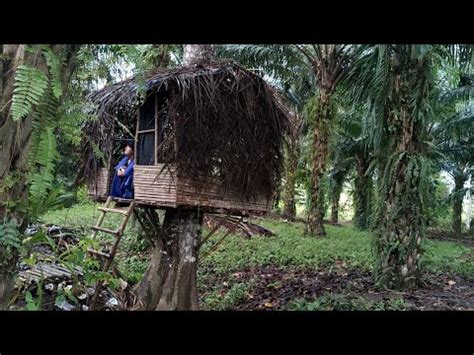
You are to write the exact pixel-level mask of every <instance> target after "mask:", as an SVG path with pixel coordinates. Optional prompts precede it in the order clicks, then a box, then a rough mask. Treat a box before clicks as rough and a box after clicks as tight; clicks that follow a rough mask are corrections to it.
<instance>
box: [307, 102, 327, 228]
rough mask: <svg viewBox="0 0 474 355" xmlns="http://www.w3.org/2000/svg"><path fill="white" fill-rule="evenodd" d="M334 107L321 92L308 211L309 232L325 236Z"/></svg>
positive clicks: (314, 136)
mask: <svg viewBox="0 0 474 355" xmlns="http://www.w3.org/2000/svg"><path fill="white" fill-rule="evenodd" d="M332 115H333V108H332V103H331V97H330V96H328V95H326V94H324V93H321V94H320V97H319V102H318V108H317V111H316V122H315V126H314V132H313V150H312V154H313V157H312V171H311V196H310V209H309V212H308V225H307V233H308V234H310V235H314V236H319V237H324V236H325V235H326V230H325V228H324V225H323V218H324V211H323V209H324V194H323V186H322V179H323V176H324V174H325V172H326V161H327V158H328V141H329V122H331V119H332Z"/></svg>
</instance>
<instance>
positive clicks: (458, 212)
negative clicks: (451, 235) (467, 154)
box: [452, 174, 466, 234]
mask: <svg viewBox="0 0 474 355" xmlns="http://www.w3.org/2000/svg"><path fill="white" fill-rule="evenodd" d="M465 181H466V179H465V178H464V176H463V175H462V174H455V175H454V190H453V194H454V199H453V220H452V223H453V224H452V228H453V231H454V232H455V233H457V234H461V231H462V202H463V198H464V195H463V194H462V193H461V191H462V189H463V188H464V182H465Z"/></svg>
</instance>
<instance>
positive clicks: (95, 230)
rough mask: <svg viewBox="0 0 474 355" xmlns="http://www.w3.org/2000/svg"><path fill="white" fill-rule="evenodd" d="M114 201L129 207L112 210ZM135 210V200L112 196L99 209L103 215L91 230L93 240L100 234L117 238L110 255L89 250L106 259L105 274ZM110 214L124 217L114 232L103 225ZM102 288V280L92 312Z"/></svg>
mask: <svg viewBox="0 0 474 355" xmlns="http://www.w3.org/2000/svg"><path fill="white" fill-rule="evenodd" d="M112 201H117V202H126V203H129V205H128V207H127V209H117V208H111V207H110V204H111V203H112ZM134 208H135V202H134V201H133V200H126V199H120V198H115V197H112V196H109V197H108V198H107V201H106V202H105V205H104V207H99V208H98V210H99V211H101V212H102V214H101V215H100V216H99V219H98V220H97V223H96V225H95V226H94V227H92V228H91V229H92V236H91V238H92V239H94V238H95V237H96V236H97V233H98V232H104V233H108V234H112V235H114V236H115V242H114V244H113V246H112V249H111V251H110V254H107V253H103V252H101V251H99V250H94V249H92V248H89V249H88V251H89V252H90V253H91V254H95V255H99V256H102V257H104V258H106V261H105V264H104V267H103V268H102V271H103V272H107V271H109V269H110V267H111V266H112V262H113V260H114V257H115V254H116V253H117V249H118V245H119V243H120V240H121V239H122V235H123V232H124V231H125V227H126V226H127V223H128V220H129V219H130V216H131V215H132V213H133V211H134ZM108 212H110V213H118V214H121V215H123V216H124V219H123V221H122V224H121V225H120V226H119V227H118V228H117V229H116V230H112V229H108V228H103V227H102V223H103V222H104V220H105V216H106V214H107V213H108ZM102 286H103V281H102V280H100V281H98V282H97V284H96V287H95V293H94V296H93V297H92V301H91V304H90V308H91V310H94V308H95V306H96V303H97V299H98V298H99V294H100V291H101V289H102Z"/></svg>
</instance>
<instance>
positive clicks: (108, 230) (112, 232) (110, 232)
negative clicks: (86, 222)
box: [91, 226, 118, 235]
mask: <svg viewBox="0 0 474 355" xmlns="http://www.w3.org/2000/svg"><path fill="white" fill-rule="evenodd" d="M91 228H92V229H93V230H96V231H99V232H104V233H109V234H114V235H117V234H118V231H113V230H112V229H108V228H102V227H96V226H95V227H91Z"/></svg>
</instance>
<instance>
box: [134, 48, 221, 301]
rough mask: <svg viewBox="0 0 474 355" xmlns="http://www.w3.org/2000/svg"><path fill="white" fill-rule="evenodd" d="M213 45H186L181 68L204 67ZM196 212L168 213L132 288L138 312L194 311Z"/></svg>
mask: <svg viewBox="0 0 474 355" xmlns="http://www.w3.org/2000/svg"><path fill="white" fill-rule="evenodd" d="M213 50H214V48H213V46H212V45H185V46H184V48H183V65H187V66H189V65H200V64H206V63H208V62H210V61H211V60H212V57H213V53H214V52H213ZM202 217H203V216H202V214H201V213H199V211H198V210H197V209H182V208H176V209H168V210H167V211H166V215H165V220H164V222H163V227H162V231H161V232H160V234H159V235H158V236H156V239H157V243H156V246H155V248H154V250H153V252H152V253H151V259H150V265H149V266H148V269H147V270H146V272H145V275H144V277H143V279H142V280H141V282H140V283H139V284H138V285H137V286H136V288H135V294H136V296H137V303H136V305H135V306H134V308H135V309H141V310H155V309H156V310H197V309H198V308H199V304H198V293H197V281H196V278H197V266H198V250H199V242H200V235H201V228H202Z"/></svg>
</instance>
